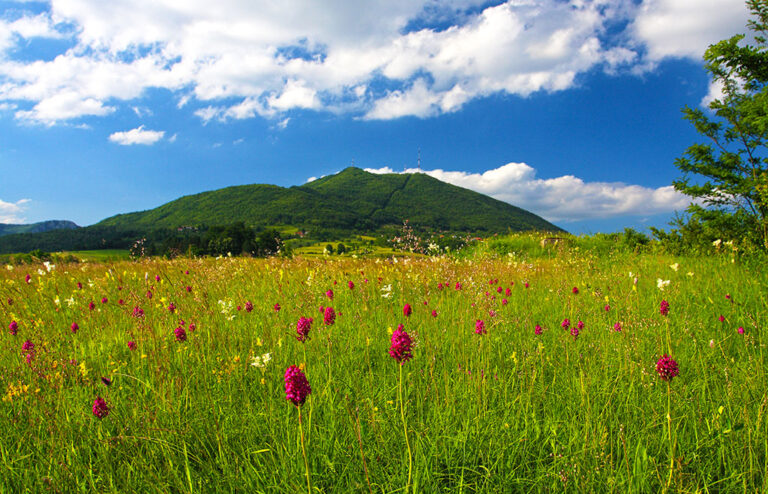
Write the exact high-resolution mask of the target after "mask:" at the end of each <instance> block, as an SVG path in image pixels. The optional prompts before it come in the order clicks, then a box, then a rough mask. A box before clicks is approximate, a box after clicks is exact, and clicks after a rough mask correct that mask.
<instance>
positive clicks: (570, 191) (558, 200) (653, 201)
mask: <svg viewBox="0 0 768 494" xmlns="http://www.w3.org/2000/svg"><path fill="white" fill-rule="evenodd" d="M366 171H368V172H372V173H415V172H417V171H419V170H417V169H415V168H411V169H408V170H405V171H403V172H394V171H393V170H392V169H391V168H388V167H384V168H379V169H371V168H366ZM421 173H426V174H427V175H429V176H431V177H434V178H436V179H438V180H441V181H443V182H447V183H450V184H453V185H457V186H459V187H464V188H466V189H470V190H474V191H476V192H480V193H481V194H485V195H488V196H491V197H493V198H495V199H499V200H500V201H504V202H507V203H510V204H513V205H515V206H518V207H521V208H523V209H526V210H528V211H531V212H533V213H535V214H538V215H539V216H542V217H544V218H546V219H547V220H549V221H552V222H570V221H580V220H587V219H595V218H611V217H618V216H645V215H652V214H660V213H671V212H673V211H682V210H683V209H685V208H686V207H687V206H688V205H689V204H690V199H689V198H688V197H687V196H684V195H682V194H680V193H679V192H677V191H675V190H674V188H673V187H672V186H666V187H659V188H656V189H654V188H649V187H643V186H640V185H628V184H624V183H620V182H585V181H584V180H582V179H580V178H578V177H575V176H573V175H564V176H561V177H555V178H548V179H541V178H537V177H536V170H535V169H534V168H532V167H531V166H529V165H527V164H525V163H507V164H506V165H503V166H500V167H499V168H495V169H492V170H488V171H486V172H483V173H468V172H462V171H445V170H441V169H436V170H421Z"/></svg>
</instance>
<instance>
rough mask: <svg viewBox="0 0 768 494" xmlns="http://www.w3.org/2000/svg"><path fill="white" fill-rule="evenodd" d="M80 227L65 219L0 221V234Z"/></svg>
mask: <svg viewBox="0 0 768 494" xmlns="http://www.w3.org/2000/svg"><path fill="white" fill-rule="evenodd" d="M75 228H80V227H79V226H77V225H76V224H75V223H73V222H71V221H66V220H50V221H41V222H39V223H32V224H30V225H10V224H3V223H0V235H12V234H14V233H41V232H48V231H51V230H73V229H75Z"/></svg>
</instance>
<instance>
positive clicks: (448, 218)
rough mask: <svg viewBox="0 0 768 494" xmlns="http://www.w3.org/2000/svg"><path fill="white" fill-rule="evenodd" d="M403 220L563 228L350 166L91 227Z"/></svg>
mask: <svg viewBox="0 0 768 494" xmlns="http://www.w3.org/2000/svg"><path fill="white" fill-rule="evenodd" d="M406 219H407V220H409V222H410V224H411V225H413V226H423V227H429V228H433V229H441V230H453V231H466V232H489V233H492V232H506V231H508V230H512V231H523V230H543V231H552V232H559V231H562V229H560V228H559V227H557V226H555V225H553V224H552V223H549V222H548V221H546V220H544V219H543V218H541V217H539V216H536V215H535V214H533V213H530V212H528V211H526V210H524V209H520V208H518V207H515V206H512V205H510V204H507V203H505V202H502V201H499V200H496V199H493V198H491V197H488V196H485V195H483V194H479V193H477V192H474V191H471V190H468V189H464V188H461V187H457V186H455V185H451V184H447V183H445V182H441V181H440V180H437V179H435V178H432V177H430V176H428V175H425V174H422V173H414V174H384V175H379V174H373V173H368V172H366V171H364V170H361V169H359V168H352V167H350V168H347V169H345V170H343V171H341V172H339V173H337V174H336V175H331V176H327V177H323V178H321V179H319V180H315V181H313V182H310V183H307V184H304V185H301V186H294V187H288V188H285V187H278V186H276V185H262V184H257V185H240V186H235V187H227V188H224V189H218V190H214V191H210V192H203V193H200V194H195V195H190V196H185V197H182V198H180V199H176V200H175V201H171V202H169V203H166V204H163V205H162V206H159V207H157V208H155V209H151V210H148V211H141V212H136V213H128V214H119V215H117V216H112V217H110V218H107V219H105V220H103V221H101V222H100V223H98V224H97V225H96V226H99V227H117V228H125V229H133V230H141V229H147V228H180V227H185V226H200V225H221V224H229V223H233V222H236V221H242V222H244V223H245V224H246V225H248V226H269V225H295V226H301V227H305V228H309V229H311V228H312V227H313V226H316V227H322V228H334V229H339V230H347V231H358V232H359V231H375V230H378V229H379V228H381V227H383V226H386V225H400V224H402V222H403V220H406Z"/></svg>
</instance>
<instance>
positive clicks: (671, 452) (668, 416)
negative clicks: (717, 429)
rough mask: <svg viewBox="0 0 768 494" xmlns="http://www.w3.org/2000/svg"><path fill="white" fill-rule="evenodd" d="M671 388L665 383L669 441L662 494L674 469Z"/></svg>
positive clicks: (670, 480) (668, 484) (670, 481)
mask: <svg viewBox="0 0 768 494" xmlns="http://www.w3.org/2000/svg"><path fill="white" fill-rule="evenodd" d="M671 394H672V390H671V386H670V384H669V381H667V437H668V439H669V477H668V478H667V486H666V488H665V489H664V492H668V491H669V486H670V484H671V483H672V473H673V472H674V468H675V445H674V443H673V442H672V414H671V408H672V407H671Z"/></svg>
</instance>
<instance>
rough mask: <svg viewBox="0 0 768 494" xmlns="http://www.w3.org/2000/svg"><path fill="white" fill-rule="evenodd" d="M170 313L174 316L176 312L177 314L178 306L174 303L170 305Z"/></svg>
mask: <svg viewBox="0 0 768 494" xmlns="http://www.w3.org/2000/svg"><path fill="white" fill-rule="evenodd" d="M168 312H170V313H171V314H173V313H174V312H176V306H175V305H173V302H171V303H170V304H168Z"/></svg>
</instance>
